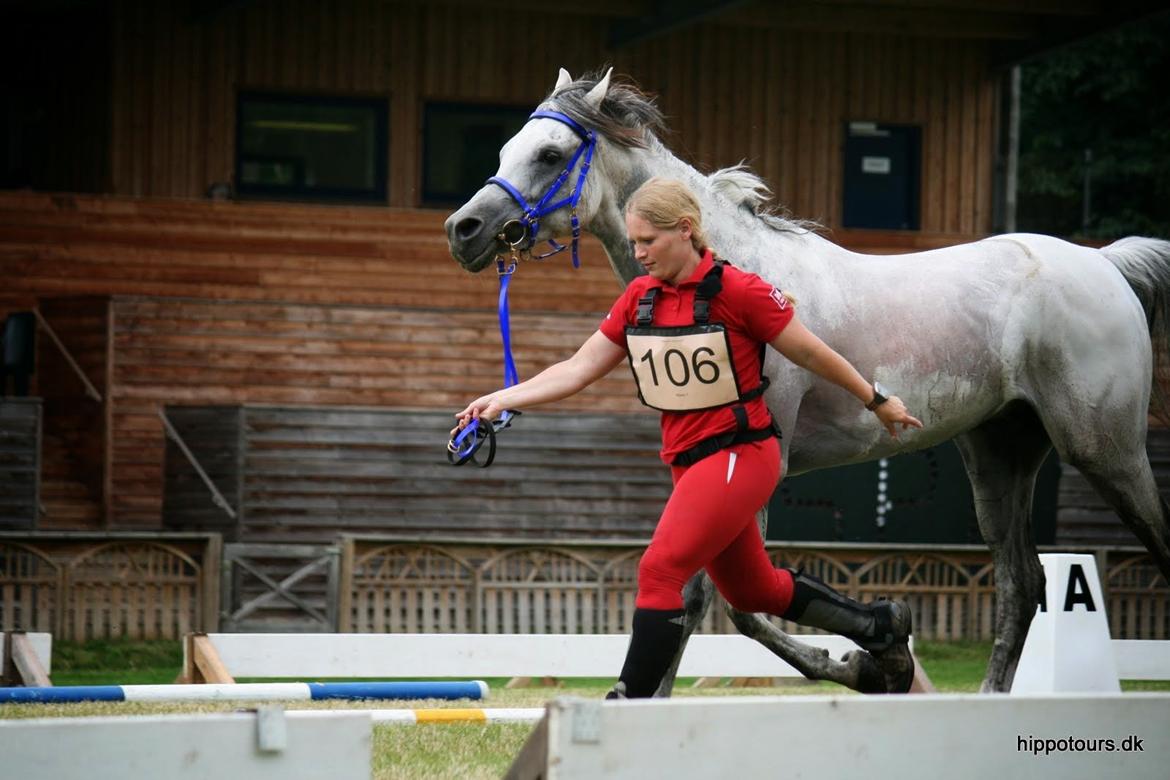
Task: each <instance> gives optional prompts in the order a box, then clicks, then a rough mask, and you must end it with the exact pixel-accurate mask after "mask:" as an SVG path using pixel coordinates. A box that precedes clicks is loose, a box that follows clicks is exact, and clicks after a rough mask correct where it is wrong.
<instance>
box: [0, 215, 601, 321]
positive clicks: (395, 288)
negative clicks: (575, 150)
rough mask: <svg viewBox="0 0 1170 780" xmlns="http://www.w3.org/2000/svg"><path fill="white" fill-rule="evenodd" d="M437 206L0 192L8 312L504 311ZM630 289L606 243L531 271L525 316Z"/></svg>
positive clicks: (517, 283)
mask: <svg viewBox="0 0 1170 780" xmlns="http://www.w3.org/2000/svg"><path fill="white" fill-rule="evenodd" d="M445 218H446V215H445V214H443V213H442V212H437V211H417V210H404V209H374V208H354V207H348V208H347V207H330V206H312V205H275V204H255V203H252V204H246V203H212V202H208V201H193V200H186V201H184V200H163V199H156V200H136V199H131V198H111V197H106V198H103V197H85V196H78V197H73V196H50V195H40V194H25V193H0V278H4V279H5V285H4V287H3V289H0V307H4V308H7V309H12V308H16V307H19V306H22V305H23V306H29V305H31V304H32V303H34V302H35V300H36V299H37V298H38V297H45V296H54V295H58V296H63V295H85V294H90V295H101V294H107V295H112V294H131V295H162V296H191V297H202V298H215V299H219V300H269V301H291V302H302V303H329V304H355V305H367V306H369V305H374V306H412V307H425V308H436V309H452V308H455V309H481V310H491V311H494V310H495V305H496V294H497V292H498V283H497V281H496V275H495V274H494V273H491V272H490V271H489V272H485V273H482V274H478V275H472V274H468V273H465V272H464V271H462V270H461V269H460V268H459V266H458V265H457V264H456V263H455V261H454V260H452V259H451V254H450V252H449V251H448V250H447V240H446V235H445V234H444V232H443V220H444V219H445ZM620 291H621V288H620V286H619V284H618V282H617V279H616V278H615V276H614V274H613V271H612V270H611V269H610V266H609V261H608V260H607V258H606V257H605V254H604V252H603V251H602V249H601V246H600V244H599V243H598V242H596V241H595V240H593V239H592V238H587V239H585V240H584V241H583V246H582V257H581V268H580V269H578V270H574V269H573V268H572V265H571V264H570V263H569V261H568V259H567V258H564V257H563V256H562V257H558V258H557V259H556V260H551V261H546V262H544V263H540V264H532V265H526V266H525V267H524V268H523V269H522V271H521V273H519V274H517V275H516V276H515V277H514V279H513V284H512V287H511V295H512V305H513V307H514V308H515V309H517V310H540V311H572V312H577V313H581V312H604V311H607V310H608V309H609V306H610V304H611V303H612V302H613V299H614V298H616V297H617V295H618V293H619V292H620Z"/></svg>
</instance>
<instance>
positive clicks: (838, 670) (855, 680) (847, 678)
mask: <svg viewBox="0 0 1170 780" xmlns="http://www.w3.org/2000/svg"><path fill="white" fill-rule="evenodd" d="M727 614H728V615H729V616H730V617H731V622H733V623H734V624H735V627H736V628H738V629H739V632H740V633H741V634H743V635H744V636H746V637H750V638H752V639H754V640H756V641H757V642H759V643H760V644H762V645H763V646H764V647H766V648H768V649H769V650H771V651H772V652H773V653H775V654H776V655H777V656H778V657H779V658H780V659H781V660H783V661H784V662H785V663H787V664H789V665H790V666H792V667H793V668H794V669H796V671H798V672H800V673H801V674H803V675H804V676H805V677H807V678H808V679H810V680H829V681H831V682H835V683H840V684H841V685H844V686H845V687H846V688H852V689H853V690H855V691H860V692H861V693H885V692H886V680H885V677H884V676H883V675H882V670H881V668H880V667H879V666H878V663H877V660H875V659H874V657H873V656H872V655H870V654H869V653H867V652H866V651H864V650H862V649H861V648H858V649H857V650H851V651H850V652H848V653H846V654H845V655H844V656H842V657H841V660H840V661H837V660H834V659H833V658H830V657H829V651H828V650H825V649H824V648H820V647H812V646H811V645H806V644H804V643H803V642H800V641H797V640H796V639H793V638H792V637H791V636H789V635H788V634H785V633H784V632H783V631H781V630H780V629H778V628H776V626H774V625H772V624H771V623H769V622H768V621H767V619H766V618H765V617H764V616H763V615H760V614H756V613H752V612H740V611H739V610H737V609H732V608H731V607H728V608H727Z"/></svg>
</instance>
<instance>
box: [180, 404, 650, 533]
mask: <svg viewBox="0 0 1170 780" xmlns="http://www.w3.org/2000/svg"><path fill="white" fill-rule="evenodd" d="M167 414H168V416H169V418H170V419H171V420H172V422H173V423H174V425H175V427H176V429H178V430H179V432H180V435H182V436H183V437H184V440H185V441H187V443H188V444H189V445H190V447H191V450H192V452H193V453H194V454H195V457H196V459H197V460H199V462H200V464H201V465H202V466H203V467H204V468H206V469H207V473H208V474H209V476H211V478H212V479H213V480H214V481H215V483H216V485H217V487H218V488H219V489H220V490H221V491H222V492H223V494H224V496H225V498H226V500H227V501H229V502H230V503H231V505H232V507H233V509H234V510H235V511H236V512H237V519H236V521H234V522H233V521H231V520H230V518H229V516H228V515H227V514H226V513H225V512H223V511H222V510H220V509H218V508H217V507H216V506H215V505H214V504H213V503H212V500H211V498H210V492H209V491H208V489H207V488H206V486H205V485H204V484H203V483H202V481H201V480H200V479H199V478H198V476H197V475H196V473H195V471H194V469H193V468H192V467H191V466H190V464H189V463H188V462H187V460H186V459H185V458H184V457H183V456H182V455H181V454H180V453H179V452H178V450H177V448H176V447H175V446H174V445H173V444H168V445H167V455H166V471H167V474H166V486H165V503H164V523H165V524H166V526H167V527H168V528H169V529H173V530H187V531H189V530H196V529H198V530H216V531H220V532H222V533H224V534H225V536H226V537H227V538H228V539H230V540H231V541H245V542H289V541H298V542H329V541H331V540H333V539H335V538H336V535H337V534H338V533H346V532H348V533H366V532H368V533H409V534H421V535H447V536H451V535H485V534H486V535H492V536H507V537H516V538H520V537H528V538H550V537H560V538H564V537H572V538H585V537H593V538H598V537H601V538H607V539H612V538H615V537H626V538H629V537H634V538H639V539H641V538H645V537H647V536H649V534H650V533H651V532H652V531H653V528H654V523H655V521H656V520H657V518H658V515H659V514H660V512H661V510H662V504H663V502H664V501H665V500H666V498H667V497H668V496H669V493H670V486H671V483H670V474H669V472H668V471H667V470H666V469H665V468H663V466H662V462H661V461H660V460H659V459H658V457H657V455H656V449H657V441H658V424H657V420H655V419H654V417H653V416H652V415H641V416H639V417H636V418H631V417H630V416H628V415H605V414H596V413H592V412H590V413H580V414H571V415H566V414H563V413H547V412H534V413H531V414H528V415H525V416H524V417H523V418H521V420H520V421H518V422H517V424H516V425H515V427H513V428H511V429H509V430H508V431H506V432H505V433H502V434H500V439H499V449H498V450H497V453H496V460H495V465H494V466H493V467H492V471H491V477H490V478H485V476H484V472H482V471H480V470H479V469H478V468H476V467H474V466H472V465H468V466H465V467H463V468H459V469H453V468H452V467H451V466H450V465H449V464H448V463H447V462H446V458H445V456H444V453H443V452H442V450H441V445H442V443H441V441H440V442H439V445H440V446H439V448H436V446H435V444H436V436H435V434H436V432H437V431H442V430H444V428H445V427H447V426H449V422H448V418H447V417H446V416H445V415H444V414H443V413H442V412H436V411H418V410H414V411H409V412H407V411H402V410H390V409H371V408H361V407H336V406H331V407H305V406H298V407H294V408H282V407H276V406H254V405H247V406H243V407H205V406H197V407H187V406H172V407H168V410H167ZM499 474H507V475H508V478H507V479H498V478H497V477H498V476H499Z"/></svg>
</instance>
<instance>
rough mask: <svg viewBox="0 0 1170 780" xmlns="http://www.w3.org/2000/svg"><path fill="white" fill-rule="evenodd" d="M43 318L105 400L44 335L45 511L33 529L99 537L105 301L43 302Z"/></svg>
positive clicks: (40, 388) (40, 341) (40, 369)
mask: <svg viewBox="0 0 1170 780" xmlns="http://www.w3.org/2000/svg"><path fill="white" fill-rule="evenodd" d="M40 310H41V314H42V316H43V317H44V319H45V322H47V323H48V325H49V327H50V328H52V330H53V333H54V334H56V336H57V338H58V339H60V341H61V344H62V345H63V346H64V348H65V350H66V351H67V352H68V354H69V356H70V357H71V358H72V359H73V360H74V361H75V362H76V364H77V366H78V368H79V369H80V370H81V373H82V374H83V375H84V376H85V378H86V379H88V380H89V382H90V384H91V385H92V386H93V387H94V389H95V390H96V391H97V393H98V394H99V395H100V396H101V399H102V400H101V401H98V400H95V399H94V398H92V397H90V396H89V395H88V394H87V393H86V389H85V383H84V382H83V381H82V379H81V378H80V377H79V376H78V373H77V371H75V370H74V369H73V367H72V366H71V365H70V364H69V361H68V360H67V358H66V357H65V354H64V353H63V352H62V350H61V348H60V347H58V346H57V344H56V343H55V342H54V341H53V340H52V339H51V338H50V336H49V334H48V333H46V332H45V331H44V329H41V331H40V332H39V333H38V338H37V372H36V378H37V392H38V394H39V395H40V396H41V397H42V398H43V399H44V404H45V423H44V447H43V455H42V460H43V472H42V493H43V496H42V503H43V505H44V510H45V511H44V515H43V516H42V517H41V519H40V522H39V523H38V527H39V528H42V529H49V528H70V529H81V528H89V529H97V528H99V527H100V526H101V515H102V511H103V506H104V491H105V477H106V445H107V440H106V414H105V412H106V403H107V402H108V396H109V381H108V376H107V374H108V372H109V365H108V358H109V348H110V334H109V319H110V301H109V298H105V297H77V298H72V297H71V298H44V299H41V302H40Z"/></svg>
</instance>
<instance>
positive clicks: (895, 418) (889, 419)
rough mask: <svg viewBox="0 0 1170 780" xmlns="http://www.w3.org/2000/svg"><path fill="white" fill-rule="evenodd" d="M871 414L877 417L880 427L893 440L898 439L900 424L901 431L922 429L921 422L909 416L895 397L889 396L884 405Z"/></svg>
mask: <svg viewBox="0 0 1170 780" xmlns="http://www.w3.org/2000/svg"><path fill="white" fill-rule="evenodd" d="M873 413H874V414H876V415H877V416H878V419H879V420H881V423H882V425H884V426H885V427H886V430H887V431H889V432H890V435H891V436H893V437H894V438H895V439H896V438H898V425H899V424H901V426H902V430H906V429H907V428H921V427H922V421H921V420H919V419H918V418H917V417H912V416H910V412H908V411H906V404H904V403H902V399H901V398H899V397H898V396H896V395H892V396H890V397H889V399H887V400H886V402H885V403H884V404H882V405H881V406H879V407H878V408H876V409H874V410H873Z"/></svg>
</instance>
